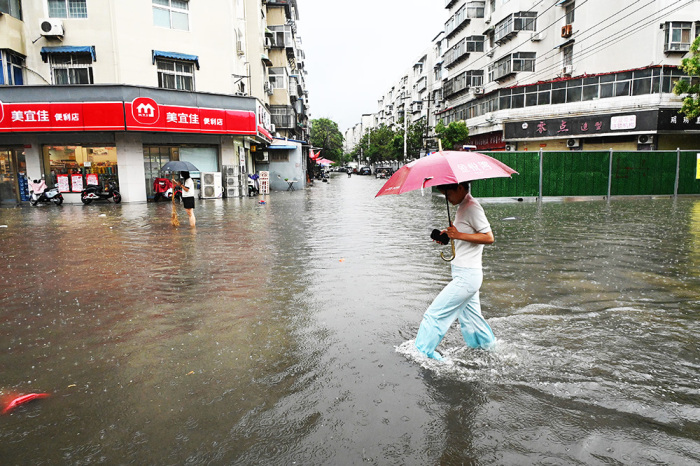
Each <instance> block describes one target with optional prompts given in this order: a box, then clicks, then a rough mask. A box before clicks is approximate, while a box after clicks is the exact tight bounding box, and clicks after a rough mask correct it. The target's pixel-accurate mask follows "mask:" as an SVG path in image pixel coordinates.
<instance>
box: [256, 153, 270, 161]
mask: <svg viewBox="0 0 700 466" xmlns="http://www.w3.org/2000/svg"><path fill="white" fill-rule="evenodd" d="M255 161H256V162H267V161H268V158H267V151H263V152H258V153H257V154H255Z"/></svg>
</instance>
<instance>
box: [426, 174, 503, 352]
mask: <svg viewBox="0 0 700 466" xmlns="http://www.w3.org/2000/svg"><path fill="white" fill-rule="evenodd" d="M469 187H470V185H469V182H468V181H465V182H463V183H459V184H449V185H440V186H438V187H437V189H438V190H440V192H441V193H443V194H444V195H445V197H447V200H448V202H449V203H450V204H452V205H459V207H458V208H457V214H456V215H455V221H454V224H453V225H452V226H450V227H449V228H447V229H446V230H443V233H447V235H448V236H449V237H450V239H453V240H454V241H455V258H454V260H453V261H452V264H451V265H452V281H451V282H450V283H448V284H447V286H445V288H444V289H443V290H442V291H441V292H440V294H438V296H437V297H436V298H435V300H434V301H433V303H432V304H431V305H430V307H428V309H427V310H426V311H425V315H424V316H423V321H422V322H421V324H420V328H419V329H418V335H416V342H415V345H416V348H417V349H418V350H419V351H420V352H421V353H423V354H425V355H426V356H428V357H430V358H433V359H437V360H442V359H443V358H442V355H441V354H440V353H438V352H437V351H435V348H437V346H438V344H439V343H440V341H441V340H442V338H443V337H444V336H445V333H447V330H448V329H449V328H450V325H452V322H454V320H455V319H459V323H460V326H461V330H462V337H463V338H464V341H465V342H466V343H467V345H468V346H469V347H471V348H483V349H489V348H491V347H493V345H494V344H495V342H496V338H495V337H494V335H493V331H492V330H491V327H490V326H489V324H488V323H486V320H484V317H483V316H482V315H481V302H480V301H479V288H481V283H482V280H483V272H482V266H481V255H482V252H483V249H484V245H485V244H492V243H493V242H494V237H493V232H492V231H491V225H490V224H489V221H488V219H487V218H486V214H485V213H484V209H483V208H482V207H481V204H479V202H478V201H477V200H476V199H474V198H473V197H472V196H471V194H470V193H469Z"/></svg>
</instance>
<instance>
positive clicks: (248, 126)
mask: <svg viewBox="0 0 700 466" xmlns="http://www.w3.org/2000/svg"><path fill="white" fill-rule="evenodd" d="M264 3H267V5H265V4H264ZM274 3H287V2H262V1H261V0H257V1H253V0H208V1H207V2H200V1H195V0H191V1H188V0H150V1H142V0H103V1H96V0H24V1H20V0H5V1H0V11H2V14H1V15H0V60H2V65H3V66H1V67H0V68H1V69H2V71H1V72H0V84H1V85H0V162H1V163H0V174H2V181H0V199H2V201H4V202H13V201H16V200H20V199H21V198H22V197H23V194H24V191H25V189H24V188H25V187H24V186H22V183H23V182H24V183H26V179H27V178H32V179H34V178H39V177H41V176H44V177H45V178H46V181H47V184H48V185H49V186H51V185H59V186H60V187H61V189H62V190H64V191H65V193H64V197H65V198H66V201H67V202H80V201H79V192H80V190H81V189H82V188H83V187H84V186H86V184H87V183H96V182H97V183H100V184H102V183H104V182H105V181H107V180H111V179H112V180H117V181H118V183H119V187H120V191H121V193H122V197H123V200H124V202H138V201H146V200H147V199H148V198H150V197H151V196H152V195H153V180H154V179H155V178H157V177H159V176H161V173H160V167H161V166H162V165H163V164H164V163H166V162H167V161H169V160H186V161H190V162H192V163H194V164H195V165H196V166H197V167H198V168H199V169H200V170H201V173H202V174H206V173H220V174H221V173H222V174H223V176H221V175H218V176H217V177H215V178H212V177H207V178H206V179H205V177H202V178H201V180H200V182H199V183H198V189H200V190H201V193H200V194H201V195H202V196H203V197H221V196H222V195H226V194H228V195H230V196H240V195H243V194H244V192H245V189H244V188H245V176H246V174H247V173H251V172H253V171H255V170H258V169H260V167H256V160H255V159H256V157H255V156H256V155H257V154H260V153H267V151H266V148H267V147H268V146H270V145H275V144H276V143H275V140H274V136H273V129H274V128H273V126H272V119H271V114H270V108H271V104H270V101H269V99H267V94H266V93H265V92H264V87H265V82H267V81H268V74H267V71H268V66H266V64H265V61H266V60H265V58H266V57H265V55H264V53H263V50H264V46H265V41H264V38H265V37H266V36H267V35H269V33H268V31H267V24H266V21H265V14H264V13H265V12H266V11H267V7H268V6H269V5H270V4H274ZM261 18H262V19H261ZM253 69H259V70H262V71H261V73H259V74H258V75H255V74H254V73H253V72H252V71H253ZM301 145H302V144H301V143H300V144H299V148H298V149H299V150H298V151H296V149H297V147H295V151H294V153H295V154H297V155H296V157H298V159H299V160H297V162H298V163H299V164H303V162H304V160H303V159H302V154H301V150H300V147H301ZM297 152H298V153H297ZM271 166H272V164H270V165H269V166H267V167H264V168H267V169H270V167H271ZM297 166H299V165H297ZM283 168H284V169H286V167H283ZM302 170H303V167H302V168H301V169H299V170H298V171H299V172H300V173H299V174H298V176H299V177H301V175H302ZM226 175H231V176H226ZM286 176H287V175H286V174H285V177H286ZM288 176H289V177H296V176H297V174H296V173H294V174H289V175H288ZM212 180H214V181H213V182H212ZM211 183H213V186H210V185H209V184H211ZM285 188H286V186H285Z"/></svg>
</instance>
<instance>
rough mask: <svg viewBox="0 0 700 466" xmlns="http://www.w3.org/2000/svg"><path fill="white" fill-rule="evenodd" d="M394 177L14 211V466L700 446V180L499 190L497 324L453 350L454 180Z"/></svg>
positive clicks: (598, 458)
mask: <svg viewBox="0 0 700 466" xmlns="http://www.w3.org/2000/svg"><path fill="white" fill-rule="evenodd" d="M382 183H383V180H377V179H375V178H374V177H360V176H353V177H352V178H347V177H346V175H343V174H335V175H334V176H333V177H332V178H331V181H330V182H329V183H320V182H316V186H314V187H313V188H311V189H308V190H306V191H295V192H282V193H274V194H273V195H271V196H268V197H267V203H265V204H260V203H258V201H257V199H231V200H207V201H200V202H198V204H197V209H196V213H197V217H198V221H197V229H196V232H193V231H192V230H191V229H190V228H189V226H187V220H186V215H185V214H184V211H182V210H180V222H181V224H182V226H180V227H179V228H173V227H172V226H171V224H170V212H171V211H170V209H171V206H170V205H169V204H166V203H162V204H148V205H146V204H135V205H129V204H123V205H114V204H111V203H109V204H107V203H102V204H98V203H93V204H92V205H90V206H82V205H77V206H75V205H65V204H64V205H63V206H61V207H56V206H52V205H47V206H39V207H34V208H31V207H29V206H27V207H22V208H15V209H9V208H5V209H0V271H1V272H0V348H1V351H0V374H1V375H0V377H1V378H0V399H2V400H3V406H4V403H6V402H7V400H8V398H10V397H12V396H16V395H21V394H27V393H49V394H50V397H49V398H45V399H40V400H35V401H33V402H31V403H27V404H24V405H22V406H20V407H18V408H16V409H14V410H13V411H11V412H9V413H7V414H3V415H0V458H1V459H2V460H1V462H2V464H33V465H41V464H45V465H49V464H99V463H104V464H127V463H130V464H246V465H247V464H285V465H291V464H299V465H302V464H303V465H317V464H332V465H336V464H361V463H371V464H382V465H432V464H450V465H451V464H499V465H500V464H652V463H653V464H696V463H698V462H700V350H699V348H698V345H699V343H700V338H699V335H700V319H699V318H700V199H698V198H680V199H677V200H673V199H669V198H664V199H625V200H613V201H612V202H610V203H606V202H605V201H587V202H545V203H543V204H541V205H540V204H537V203H535V202H520V203H518V202H493V201H491V202H487V201H484V202H483V204H484V207H485V210H486V213H487V215H488V217H489V219H490V221H491V224H492V227H493V230H494V233H495V236H496V243H495V244H494V245H492V246H488V247H486V250H485V254H484V263H485V280H484V285H483V287H482V307H483V312H484V314H485V316H486V318H487V320H488V321H489V322H490V324H491V326H492V327H493V330H494V333H495V334H496V336H497V338H498V346H497V349H496V350H495V351H493V352H484V351H481V350H471V349H467V348H465V347H464V344H463V342H462V341H461V335H460V332H459V330H458V329H457V327H456V326H455V327H453V328H452V329H451V330H450V332H448V334H447V336H446V338H445V340H444V341H443V342H442V343H441V345H440V346H439V347H438V349H439V350H440V351H442V352H443V354H446V355H447V356H448V357H449V359H450V361H449V362H448V363H447V364H441V363H437V362H433V361H429V360H425V359H422V358H420V357H418V356H417V355H416V354H415V352H414V351H413V350H412V349H411V340H412V339H413V338H414V337H415V333H416V330H417V328H418V325H419V323H420V320H421V317H422V314H423V311H424V310H425V308H426V307H427V306H428V305H429V304H430V302H431V300H432V299H433V298H434V297H435V296H436V295H437V293H438V292H439V291H440V289H441V288H442V287H443V286H444V285H445V283H446V282H447V281H448V280H449V265H447V263H445V262H443V261H442V260H441V259H440V257H439V251H441V250H442V249H441V247H440V246H438V245H436V244H434V243H432V242H431V241H430V240H429V234H430V231H431V230H432V229H433V228H436V227H444V226H445V225H446V213H445V203H444V198H441V197H439V196H436V195H433V196H430V195H426V196H425V197H421V195H420V192H414V193H408V194H405V195H401V196H384V197H381V198H377V199H375V198H374V194H375V193H376V192H377V191H378V190H379V188H380V186H381V185H382ZM453 212H454V210H453Z"/></svg>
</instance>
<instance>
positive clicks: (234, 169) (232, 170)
mask: <svg viewBox="0 0 700 466" xmlns="http://www.w3.org/2000/svg"><path fill="white" fill-rule="evenodd" d="M223 168H224V177H225V178H227V179H228V178H229V177H232V176H235V177H237V176H238V173H239V168H238V165H224V167H223ZM226 186H228V182H227V183H226Z"/></svg>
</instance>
